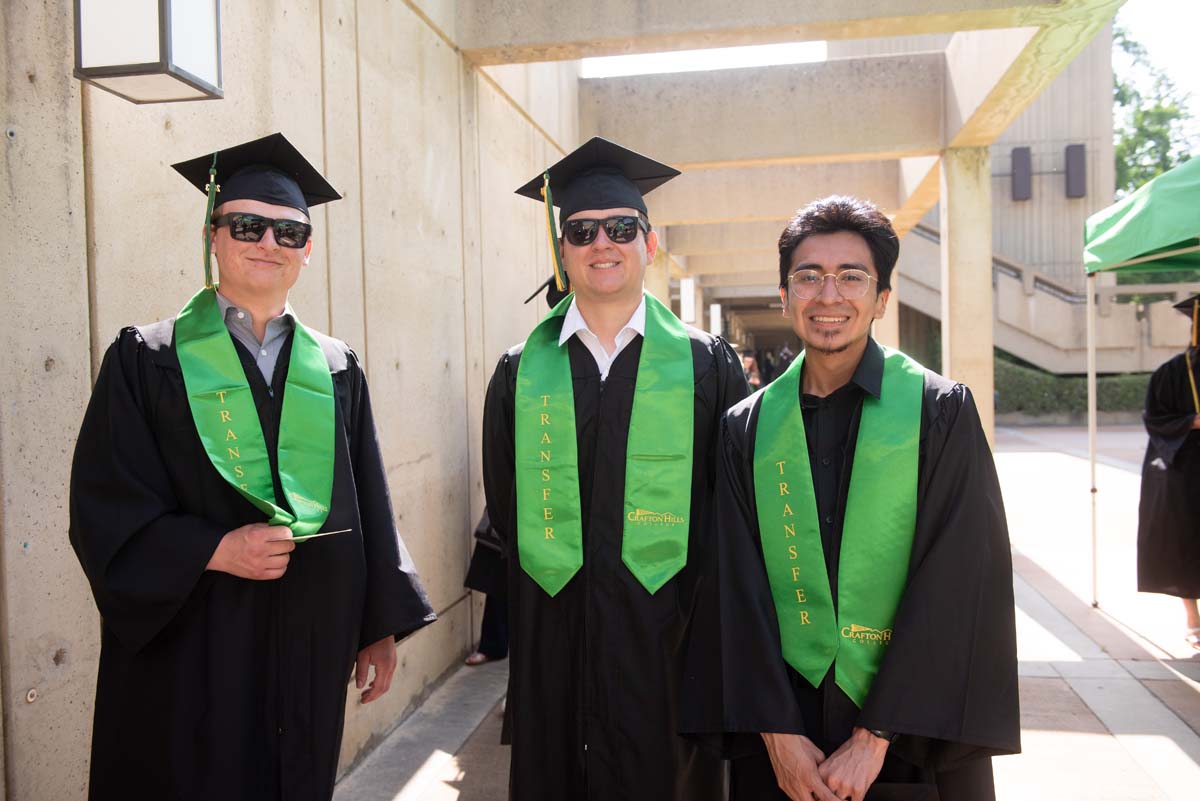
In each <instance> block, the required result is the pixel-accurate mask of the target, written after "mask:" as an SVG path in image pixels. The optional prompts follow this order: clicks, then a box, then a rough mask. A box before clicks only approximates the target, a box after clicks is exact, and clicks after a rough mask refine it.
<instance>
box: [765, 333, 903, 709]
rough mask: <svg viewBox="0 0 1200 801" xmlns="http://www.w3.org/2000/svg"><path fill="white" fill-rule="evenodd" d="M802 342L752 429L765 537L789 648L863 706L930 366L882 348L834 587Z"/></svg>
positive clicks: (897, 558)
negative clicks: (808, 429) (805, 395)
mask: <svg viewBox="0 0 1200 801" xmlns="http://www.w3.org/2000/svg"><path fill="white" fill-rule="evenodd" d="M803 363H804V354H803V353H801V354H800V356H799V357H797V358H796V360H795V361H794V362H793V363H792V365H791V367H790V368H789V369H788V370H787V372H785V373H784V374H783V375H782V376H780V377H779V378H778V379H776V380H775V381H774V382H773V383H772V384H771V385H770V386H768V387H767V388H766V390H764V391H763V397H762V402H761V404H760V408H759V415H758V430H757V432H756V434H755V437H754V498H755V502H756V503H757V506H758V527H759V537H760V538H761V541H762V550H763V560H764V562H765V564H766V569H767V578H768V580H769V582H770V585H771V595H772V597H773V599H774V601H775V611H776V614H777V616H778V618H779V634H780V640H781V642H782V646H783V658H784V659H785V660H786V661H787V663H788V664H789V665H791V666H792V667H793V668H794V669H795V670H796V672H797V673H799V674H800V675H801V676H803V677H804V678H805V679H806V680H807V681H808V683H809V684H811V685H812V686H814V687H817V686H820V683H821V681H822V679H824V677H825V674H826V673H827V672H828V670H829V666H830V665H831V664H833V665H834V666H835V667H834V679H835V681H836V682H837V684H838V686H839V687H841V688H842V690H843V691H844V692H845V693H846V695H847V696H849V697H850V699H851V700H852V701H854V703H855V704H857V705H858V706H859V707H860V708H861V707H862V705H863V701H864V700H865V699H866V697H867V692H868V691H869V690H870V688H871V682H872V681H873V680H874V678H875V674H876V673H877V672H878V670H879V665H880V663H881V662H882V661H883V655H884V653H885V651H886V649H887V645H888V643H889V642H890V641H891V638H892V623H893V621H894V620H895V617H896V608H897V606H898V605H899V603H900V596H901V595H902V594H903V592H904V586H905V582H906V580H907V576H908V562H909V556H910V554H911V552H912V541H913V533H914V530H915V527H916V519H917V457H918V439H919V437H920V431H921V400H922V397H923V395H924V385H925V376H924V369H923V368H922V367H921V365H919V364H917V363H916V362H915V361H913V360H912V359H910V358H909V357H908V356H905V355H904V354H903V353H900V352H899V351H895V350H891V349H889V348H884V368H883V386H882V388H881V390H880V396H879V397H878V398H875V397H873V396H871V395H869V394H868V395H867V396H866V397H865V398H864V400H863V407H862V417H861V419H860V422H859V427H858V440H857V444H856V445H855V448H854V463H853V465H852V466H851V465H848V466H847V467H848V468H850V469H851V472H850V491H849V496H848V497H847V499H846V518H845V521H844V524H843V527H842V541H841V550H840V554H839V561H838V581H837V587H838V598H837V601H838V602H837V604H836V606H835V604H834V600H833V596H832V593H831V591H830V585H829V576H828V573H827V568H826V565H825V553H824V551H823V549H822V547H821V529H820V521H819V519H818V515H817V501H816V495H815V493H814V490H813V479H812V467H811V465H810V464H809V461H808V443H807V441H806V439H805V435H804V415H803V413H802V412H801V411H800V373H801V368H802V366H803Z"/></svg>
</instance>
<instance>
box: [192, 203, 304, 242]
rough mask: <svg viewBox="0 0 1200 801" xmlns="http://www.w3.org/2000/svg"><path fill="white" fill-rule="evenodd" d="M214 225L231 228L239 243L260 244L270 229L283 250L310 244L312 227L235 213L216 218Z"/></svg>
mask: <svg viewBox="0 0 1200 801" xmlns="http://www.w3.org/2000/svg"><path fill="white" fill-rule="evenodd" d="M212 224H213V225H214V226H216V227H217V228H220V227H221V226H222V225H228V226H229V235H230V236H231V237H233V238H234V239H236V240H237V241H239V242H258V241H259V240H261V239H262V238H263V234H265V233H266V232H267V228H270V229H271V231H272V233H274V234H275V242H276V244H278V245H279V246H280V247H281V248H302V247H304V246H305V245H306V244H307V243H308V237H309V235H310V234H312V226H311V225H309V224H308V223H306V222H300V221H299V220H272V219H271V218H270V217H263V216H261V215H259V214H250V213H249V212H245V211H235V212H233V213H232V214H222V215H221V216H220V217H214V218H213V221H212Z"/></svg>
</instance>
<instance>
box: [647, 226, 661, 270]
mask: <svg viewBox="0 0 1200 801" xmlns="http://www.w3.org/2000/svg"><path fill="white" fill-rule="evenodd" d="M657 253H658V231H655V230H653V229H651V230H650V231H647V232H646V263H647V264H649V263H650V262H652V261H654V256H655V254H657Z"/></svg>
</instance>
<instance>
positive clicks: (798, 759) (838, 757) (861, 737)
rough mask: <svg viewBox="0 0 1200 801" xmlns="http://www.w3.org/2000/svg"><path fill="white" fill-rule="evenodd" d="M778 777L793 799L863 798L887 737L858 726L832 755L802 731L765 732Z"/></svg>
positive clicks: (854, 800) (880, 762)
mask: <svg viewBox="0 0 1200 801" xmlns="http://www.w3.org/2000/svg"><path fill="white" fill-rule="evenodd" d="M762 738H763V742H764V743H766V746H767V754H768V756H770V757H771V767H772V768H773V769H774V770H775V780H776V782H778V784H779V788H780V789H781V790H783V792H784V793H786V794H787V797H788V798H790V799H792V801H813V799H816V801H843V799H850V801H862V799H863V797H864V796H865V795H866V794H867V790H868V789H869V788H870V787H871V785H872V784H873V783H874V782H875V779H876V778H877V777H878V776H879V770H880V768H882V767H883V757H884V755H885V754H886V753H887V748H888V741H887V740H884V739H881V738H879V737H876V736H875V735H873V734H871V733H870V732H869V731H867V730H866V729H863V728H859V727H857V726H856V727H855V728H854V732H853V734H851V735H850V739H849V740H846V742H844V743H842V745H841V747H840V748H838V749H837V750H836V751H834V752H833V753H832V754H831V755H830V756H829V757H826V756H825V755H824V754H823V753H821V749H820V748H817V746H816V745H814V744H813V742H812V740H809V739H808V738H807V737H805V736H803V735H801V734H774V733H767V732H764V733H763V735H762Z"/></svg>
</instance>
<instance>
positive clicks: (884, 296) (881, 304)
mask: <svg viewBox="0 0 1200 801" xmlns="http://www.w3.org/2000/svg"><path fill="white" fill-rule="evenodd" d="M891 296H892V290H890V289H885V290H883V291H882V292H880V293H879V297H877V298H875V319H876V320H882V319H883V315H884V312H886V311H887V302H888V298H890V297H891Z"/></svg>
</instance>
